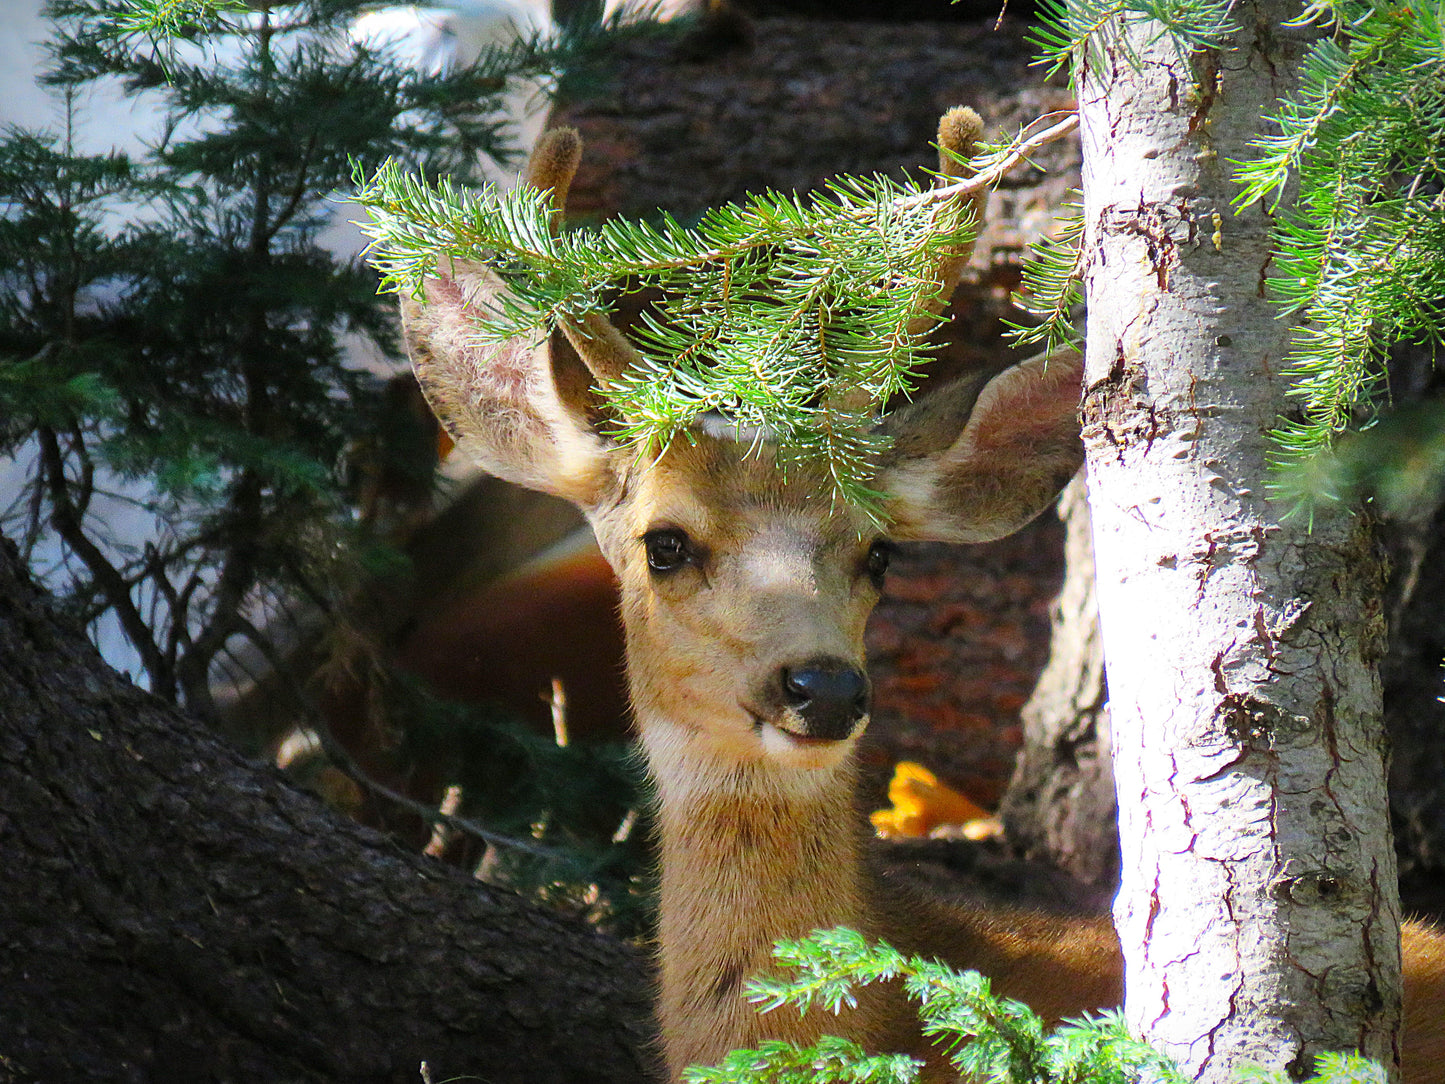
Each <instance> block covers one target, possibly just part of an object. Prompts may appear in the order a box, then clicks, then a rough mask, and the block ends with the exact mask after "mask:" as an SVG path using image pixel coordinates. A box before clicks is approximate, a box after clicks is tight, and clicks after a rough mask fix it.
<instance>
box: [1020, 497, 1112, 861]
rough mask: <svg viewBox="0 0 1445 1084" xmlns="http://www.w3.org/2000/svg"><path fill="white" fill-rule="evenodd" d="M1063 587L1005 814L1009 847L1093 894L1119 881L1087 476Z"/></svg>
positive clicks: (1062, 509) (1076, 507)
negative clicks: (1091, 888)
mask: <svg viewBox="0 0 1445 1084" xmlns="http://www.w3.org/2000/svg"><path fill="white" fill-rule="evenodd" d="M1058 510H1059V518H1060V519H1062V520H1063V521H1064V527H1065V531H1066V535H1065V542H1064V560H1065V569H1064V583H1063V586H1062V587H1061V588H1060V589H1059V595H1058V598H1056V599H1055V600H1054V604H1053V606H1052V607H1051V609H1050V614H1049V619H1050V620H1049V625H1050V640H1049V661H1048V664H1047V665H1046V666H1045V667H1044V671H1043V673H1042V674H1040V675H1039V682H1038V685H1037V686H1035V688H1034V692H1033V695H1032V696H1031V697H1029V702H1028V703H1027V704H1025V705H1024V706H1023V709H1022V711H1021V712H1020V718H1021V720H1022V722H1023V731H1024V744H1023V748H1022V749H1021V750H1019V757H1018V762H1017V764H1016V765H1015V767H1014V774H1013V779H1012V780H1011V781H1010V782H1009V788H1008V792H1007V793H1006V794H1005V795H1004V799H1003V804H1002V808H1001V810H1000V812H1001V814H1002V816H1003V819H1004V826H1005V829H1006V830H1007V833H1008V840H1009V842H1010V844H1012V845H1013V846H1014V847H1016V848H1017V849H1018V850H1019V851H1020V852H1022V853H1023V855H1024V856H1025V857H1028V858H1038V859H1042V860H1044V861H1046V862H1049V863H1050V864H1051V865H1054V866H1056V867H1058V868H1059V869H1062V870H1065V871H1067V872H1068V873H1071V874H1073V876H1075V877H1077V878H1078V879H1079V880H1081V881H1083V882H1085V883H1086V884H1090V885H1110V884H1113V883H1114V882H1115V881H1116V880H1117V879H1118V876H1119V830H1118V826H1117V823H1116V821H1117V817H1118V810H1117V807H1116V805H1115V802H1114V773H1113V771H1112V765H1111V749H1110V745H1109V708H1108V703H1107V700H1108V693H1107V688H1106V685H1105V682H1104V645H1103V641H1102V639H1101V637H1100V635H1099V604H1098V601H1097V600H1096V598H1095V593H1094V540H1093V525H1092V523H1091V521H1090V519H1089V501H1088V495H1087V490H1086V487H1085V484H1084V476H1083V475H1082V474H1080V475H1079V476H1078V477H1076V478H1075V479H1074V480H1073V482H1071V483H1070V484H1069V487H1068V488H1067V489H1065V490H1064V493H1063V495H1062V496H1061V497H1060V498H1059V509H1058Z"/></svg>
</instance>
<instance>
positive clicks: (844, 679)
mask: <svg viewBox="0 0 1445 1084" xmlns="http://www.w3.org/2000/svg"><path fill="white" fill-rule="evenodd" d="M781 677H782V683H783V695H784V697H785V699H786V701H787V704H788V706H789V707H791V708H793V710H795V711H796V712H797V713H798V715H799V716H800V717H801V718H802V720H803V725H804V727H805V728H806V736H807V737H809V738H829V739H831V740H833V741H841V740H842V739H843V738H846V737H848V735H850V734H852V733H853V728H854V727H855V726H857V725H858V720H859V719H861V718H863V716H865V715H867V714H868V676H867V675H866V674H864V673H863V671H862V670H859V669H858V668H857V667H855V666H853V665H851V664H850V663H848V662H846V661H844V660H842V659H814V660H812V661H810V662H806V663H803V664H802V665H801V666H785V667H783V669H782V671H781Z"/></svg>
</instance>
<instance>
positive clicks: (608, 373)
mask: <svg viewBox="0 0 1445 1084" xmlns="http://www.w3.org/2000/svg"><path fill="white" fill-rule="evenodd" d="M581 157H582V140H581V139H580V137H579V136H578V135H577V133H576V131H574V130H573V129H571V128H554V129H552V130H551V131H549V132H546V133H544V134H543V135H542V137H541V138H540V139H539V140H538V141H537V146H536V147H535V148H534V149H533V151H532V157H531V158H530V159H529V161H528V163H527V173H526V178H525V179H526V181H527V183H528V184H529V185H531V186H532V187H533V188H536V189H537V190H538V191H541V192H548V193H550V194H551V203H552V208H553V216H552V217H553V223H552V224H553V229H554V230H555V229H556V228H557V227H558V226H560V224H561V218H562V212H563V208H564V206H565V204H566V201H567V192H568V189H569V188H570V187H571V185H572V177H573V175H574V174H575V173H576V170H577V164H578V162H579V161H580V159H581ZM502 289H503V286H502V283H501V281H500V279H499V278H498V277H497V275H496V274H495V273H494V272H492V271H490V270H488V269H487V268H485V267H481V266H477V265H473V264H464V263H460V262H457V261H453V262H451V263H448V264H447V265H446V266H445V268H444V269H439V270H438V273H437V274H436V275H435V276H433V277H432V278H429V279H428V280H427V282H426V300H425V301H418V300H416V299H412V298H406V297H404V298H403V299H402V306H401V322H402V330H403V331H404V333H405V335H406V348H407V353H408V354H410V355H411V362H412V367H413V368H414V369H415V370H416V375H417V379H418V380H419V381H420V383H421V388H422V392H423V393H424V394H425V395H426V397H427V401H428V402H429V403H430V404H431V408H432V410H433V411H434V412H435V413H436V416H437V417H438V418H439V419H440V420H441V422H442V424H443V425H445V426H446V428H447V431H448V433H450V434H451V436H452V439H453V440H455V441H456V443H457V446H458V448H460V449H461V451H462V452H463V453H464V454H467V455H470V456H471V458H473V459H474V460H476V461H477V463H478V464H479V465H480V466H481V467H483V468H484V469H485V470H487V471H488V472H489V473H491V474H495V475H497V476H498V477H499V478H505V479H506V480H507V481H509V482H516V483H517V484H518V485H523V486H526V487H527V488H529V489H537V490H541V491H542V492H543V493H551V494H552V495H554V496H557V497H562V498H564V499H566V500H569V501H572V502H573V503H574V504H577V505H579V506H581V507H583V508H587V507H590V506H591V505H593V504H595V503H596V502H597V500H598V499H599V498H600V497H601V495H602V493H603V492H604V490H605V489H606V487H607V486H608V484H609V483H610V481H611V478H612V474H611V468H610V462H611V457H610V456H609V454H608V453H609V452H610V450H611V449H612V445H611V443H610V442H609V441H608V440H606V438H604V437H603V436H602V434H601V432H600V430H599V427H598V423H599V422H600V421H601V419H602V418H603V416H604V412H603V407H602V400H601V396H600V395H599V394H598V393H597V391H596V390H595V389H596V388H598V387H601V388H606V387H608V386H609V385H610V384H611V383H612V381H614V380H615V379H616V378H617V377H618V376H619V375H620V374H621V373H622V372H624V371H625V370H626V369H627V368H628V367H629V366H631V365H633V364H635V363H636V361H637V354H636V351H635V350H634V349H633V348H632V345H631V344H630V343H629V342H628V341H627V339H626V338H625V337H624V336H623V334H622V333H621V332H620V331H618V330H617V329H616V328H615V327H613V326H612V325H611V324H610V323H609V322H608V321H607V318H606V317H605V316H602V315H599V314H592V315H589V316H586V317H583V318H581V319H580V320H577V321H575V322H571V321H569V322H564V324H563V327H562V331H563V333H564V334H565V341H564V339H563V335H553V336H551V337H550V338H549V337H547V336H545V335H542V334H540V333H539V334H537V335H535V336H532V337H526V336H521V337H518V338H514V339H508V340H506V341H504V342H499V343H483V342H481V341H480V340H479V337H478V335H477V330H476V329H477V325H478V323H479V322H480V318H481V317H482V316H483V315H485V314H486V312H487V311H488V310H489V309H491V308H493V307H494V306H495V305H496V303H497V301H498V300H499V298H500V296H501V291H502Z"/></svg>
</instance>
